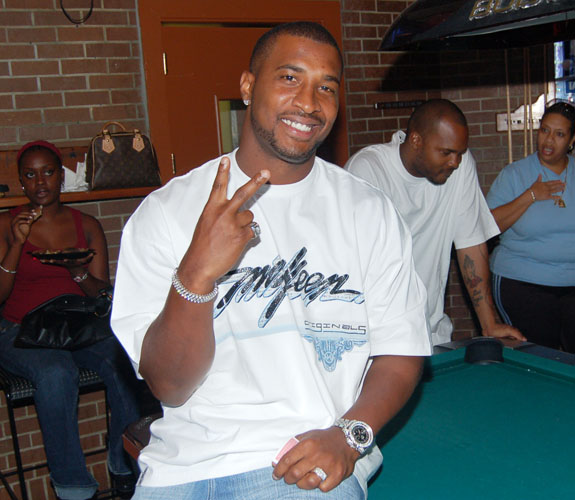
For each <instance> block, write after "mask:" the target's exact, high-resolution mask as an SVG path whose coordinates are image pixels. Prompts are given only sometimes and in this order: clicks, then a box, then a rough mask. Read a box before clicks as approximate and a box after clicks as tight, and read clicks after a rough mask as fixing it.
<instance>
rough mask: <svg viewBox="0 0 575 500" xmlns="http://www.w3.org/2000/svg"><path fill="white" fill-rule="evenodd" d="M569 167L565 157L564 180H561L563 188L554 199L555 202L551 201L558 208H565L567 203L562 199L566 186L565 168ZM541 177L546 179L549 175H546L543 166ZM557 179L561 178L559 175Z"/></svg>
mask: <svg viewBox="0 0 575 500" xmlns="http://www.w3.org/2000/svg"><path fill="white" fill-rule="evenodd" d="M568 168H569V159H567V165H565V169H564V172H565V180H564V181H563V190H562V191H561V192H560V193H559V198H557V199H556V200H555V202H554V203H553V204H554V205H556V206H558V207H559V208H566V207H567V205H566V204H565V200H564V199H563V193H565V188H566V187H567V169H568ZM543 179H544V180H548V179H549V177H548V176H547V172H546V171H545V168H544V169H543ZM559 179H560V180H561V177H559Z"/></svg>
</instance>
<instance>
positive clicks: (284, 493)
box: [132, 467, 364, 500]
mask: <svg viewBox="0 0 575 500" xmlns="http://www.w3.org/2000/svg"><path fill="white" fill-rule="evenodd" d="M272 471H273V468H272V467H266V468H264V469H258V470H253V471H250V472H245V473H243V474H236V475H234V476H226V477H219V478H216V479H206V480H204V481H196V482H193V483H186V484H179V485H175V486H166V487H159V488H151V487H147V486H137V487H136V494H135V495H134V496H133V497H132V500H272V499H278V500H363V499H364V495H363V490H362V489H361V486H360V485H359V482H358V481H357V479H356V478H355V477H354V476H353V475H352V476H350V477H348V478H347V479H346V480H345V481H343V482H342V483H341V484H340V485H339V486H338V487H337V488H335V489H333V490H331V491H329V492H327V493H324V492H323V491H321V490H320V489H317V488H316V489H315V490H302V489H300V488H298V487H297V486H296V485H295V484H287V483H286V482H285V481H284V480H283V479H280V480H277V481H276V480H275V479H273V478H272Z"/></svg>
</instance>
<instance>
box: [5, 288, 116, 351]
mask: <svg viewBox="0 0 575 500" xmlns="http://www.w3.org/2000/svg"><path fill="white" fill-rule="evenodd" d="M112 291H113V288H112V287H107V288H104V289H102V290H101V291H100V294H99V295H98V296H97V297H84V296H82V295H74V294H64V295H58V296H57V297H54V298H52V299H50V300H48V301H46V302H44V303H43V304H40V305H39V306H37V307H35V308H34V309H32V310H31V311H29V312H28V314H26V316H24V318H23V319H22V324H21V325H20V331H19V332H18V335H17V336H16V338H15V339H14V346H15V347H32V348H34V347H36V348H37V347H41V348H44V349H66V350H68V351H73V350H76V349H82V348H83V347H87V346H89V345H92V344H95V343H96V342H98V341H100V340H104V339H107V338H108V337H111V336H112V335H113V332H112V328H111V326H110V314H111V312H112Z"/></svg>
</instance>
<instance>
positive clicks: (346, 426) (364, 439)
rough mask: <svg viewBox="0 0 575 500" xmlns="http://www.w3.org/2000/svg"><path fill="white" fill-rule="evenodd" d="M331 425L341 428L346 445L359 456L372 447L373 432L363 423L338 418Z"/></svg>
mask: <svg viewBox="0 0 575 500" xmlns="http://www.w3.org/2000/svg"><path fill="white" fill-rule="evenodd" d="M333 425H335V426H336V427H340V428H341V430H342V431H343V433H344V435H345V440H346V441H347V444H348V445H349V446H351V447H352V448H353V449H354V450H357V451H358V452H359V454H360V455H363V454H364V453H365V452H366V451H367V450H369V448H371V446H372V445H373V441H374V440H373V430H372V429H371V427H370V426H369V425H367V424H366V423H365V422H362V421H361V420H348V419H346V418H338V419H337V420H336V421H335V423H334V424H333Z"/></svg>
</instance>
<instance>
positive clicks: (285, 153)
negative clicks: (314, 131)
mask: <svg viewBox="0 0 575 500" xmlns="http://www.w3.org/2000/svg"><path fill="white" fill-rule="evenodd" d="M250 122H251V124H252V129H253V131H254V134H255V136H256V138H257V140H258V142H259V143H260V144H261V145H262V146H264V147H266V148H267V149H271V150H272V151H273V152H274V153H275V154H276V156H277V157H278V158H279V159H281V160H283V161H285V162H286V163H291V164H293V165H302V164H304V163H306V162H307V161H309V160H310V159H311V158H313V156H314V155H315V153H316V151H317V149H318V148H319V147H320V146H321V143H322V142H323V140H322V141H318V142H317V143H316V144H314V145H313V146H312V147H311V148H310V149H309V150H308V151H304V152H303V153H295V152H294V151H290V150H287V149H283V148H281V147H280V146H278V143H277V141H276V138H275V136H274V134H273V132H270V131H268V130H265V129H264V128H263V127H262V126H261V125H260V124H259V123H258V122H257V120H256V119H255V118H254V115H253V114H252V113H250Z"/></svg>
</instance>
